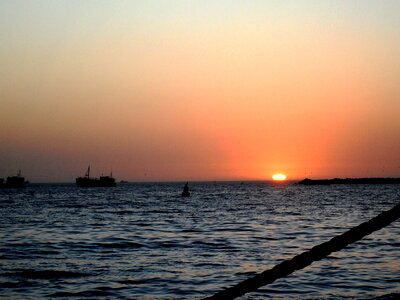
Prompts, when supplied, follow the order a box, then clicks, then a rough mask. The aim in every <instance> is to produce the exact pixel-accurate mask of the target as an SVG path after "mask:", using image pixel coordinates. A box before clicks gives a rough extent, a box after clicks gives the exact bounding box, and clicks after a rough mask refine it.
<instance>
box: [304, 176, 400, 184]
mask: <svg viewBox="0 0 400 300" xmlns="http://www.w3.org/2000/svg"><path fill="white" fill-rule="evenodd" d="M298 184H302V185H330V184H400V178H390V177H387V178H333V179H309V178H306V179H303V180H301V181H299V182H298Z"/></svg>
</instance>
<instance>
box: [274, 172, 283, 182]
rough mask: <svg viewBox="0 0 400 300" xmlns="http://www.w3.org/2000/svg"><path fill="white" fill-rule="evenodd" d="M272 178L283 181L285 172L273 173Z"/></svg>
mask: <svg viewBox="0 0 400 300" xmlns="http://www.w3.org/2000/svg"><path fill="white" fill-rule="evenodd" d="M272 179H273V180H274V181H285V180H286V175H285V174H274V175H272Z"/></svg>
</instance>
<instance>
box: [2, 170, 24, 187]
mask: <svg viewBox="0 0 400 300" xmlns="http://www.w3.org/2000/svg"><path fill="white" fill-rule="evenodd" d="M27 183H28V181H25V178H24V177H22V176H21V170H19V172H18V175H17V176H8V177H7V180H6V182H4V178H0V188H4V189H9V188H11V189H16V188H24V187H25V186H26V184H27Z"/></svg>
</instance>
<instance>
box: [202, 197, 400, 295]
mask: <svg viewBox="0 0 400 300" xmlns="http://www.w3.org/2000/svg"><path fill="white" fill-rule="evenodd" d="M399 218H400V203H399V204H397V205H396V206H395V207H393V208H392V209H390V210H388V211H385V212H382V213H380V214H379V215H378V216H376V217H374V218H372V219H371V220H369V221H367V222H364V223H362V224H360V225H358V226H356V227H353V228H351V229H350V230H348V231H346V232H345V233H343V234H341V235H338V236H336V237H334V238H332V239H331V240H329V241H327V242H325V243H322V244H320V245H318V246H315V247H313V248H311V250H308V251H305V252H303V253H301V254H299V255H297V256H295V257H293V258H292V259H291V260H285V261H283V262H281V263H280V264H278V265H276V266H275V267H273V268H272V269H269V270H266V271H264V272H262V273H260V274H257V275H256V276H254V277H252V278H249V279H246V280H244V281H242V282H240V283H238V284H236V285H234V286H232V287H229V288H226V289H225V290H223V291H220V292H218V293H216V294H215V295H213V296H211V297H207V298H204V300H214V299H224V300H225V299H235V298H237V297H240V296H242V295H244V294H246V293H249V292H253V291H255V290H257V289H258V288H259V287H262V286H264V285H267V284H269V283H272V282H274V281H275V280H277V279H279V278H282V277H285V276H287V275H289V274H291V273H293V272H294V271H296V270H300V269H303V268H305V267H307V266H309V265H311V264H312V263H313V262H314V261H318V260H321V259H323V258H325V257H327V256H328V255H329V254H331V253H332V252H336V251H340V250H342V249H343V248H345V247H346V246H347V245H350V244H352V243H354V242H356V241H358V240H361V239H362V238H363V237H365V236H367V235H369V234H371V233H372V232H374V231H377V230H379V229H382V228H384V227H386V226H388V225H389V224H390V223H392V222H394V221H396V220H397V219H399Z"/></svg>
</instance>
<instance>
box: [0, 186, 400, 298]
mask: <svg viewBox="0 0 400 300" xmlns="http://www.w3.org/2000/svg"><path fill="white" fill-rule="evenodd" d="M182 187H183V184H178V183H159V184H152V183H145V184H123V185H119V186H118V187H116V188H111V189H105V188H89V189H79V188H76V187H75V186H74V185H31V186H30V187H28V188H26V189H24V190H0V221H1V227H0V298H1V299H38V298H56V299H63V298H64V299H65V298H76V299H199V298H202V297H205V296H209V295H212V294H213V293H215V292H217V291H219V290H220V289H222V288H224V287H227V286H230V285H233V284H235V283H237V282H239V281H241V280H243V279H246V278H248V277H250V276H252V275H254V274H256V273H257V272H261V271H263V270H266V269H268V268H271V267H273V266H274V265H275V264H277V263H279V262H281V261H282V260H284V259H289V258H291V257H292V256H294V255H297V254H299V253H301V252H302V251H304V250H307V249H309V248H311V247H312V246H314V245H317V244H320V243H322V242H325V241H327V240H329V239H330V238H331V237H333V236H335V235H337V234H340V233H342V232H344V231H346V230H347V229H349V228H350V227H352V226H355V225H358V224H360V223H362V222H364V221H366V220H368V219H370V218H372V217H374V216H375V215H377V214H378V213H379V212H381V211H384V210H388V209H390V208H391V207H393V206H394V205H395V204H397V203H398V202H399V201H400V185H337V186H335V185H332V186H298V185H293V184H287V185H281V186H274V185H272V184H269V183H263V182H245V183H239V182H236V183H191V184H190V188H191V193H192V196H191V197H190V198H181V197H180V193H181V189H182ZM393 292H400V221H397V222H395V223H393V224H392V225H390V226H389V227H386V228H384V229H382V230H380V231H378V232H375V233H374V234H372V235H370V236H368V237H367V238H365V239H363V240H362V241H360V242H358V243H356V244H353V245H351V246H349V247H347V248H346V249H345V250H343V251H341V252H338V253H334V254H333V255H331V256H330V257H329V258H328V259H324V260H322V261H319V262H315V263H314V264H312V265H311V266H309V267H307V268H306V269H304V270H301V271H297V272H295V273H294V274H292V275H290V276H288V277H287V278H284V279H280V280H278V281H277V282H275V283H274V284H271V285H268V286H265V287H264V288H262V289H260V290H259V291H258V292H257V293H250V294H248V295H246V296H245V297H242V299H298V298H303V299H352V298H355V299H369V298H372V297H375V296H379V295H383V294H388V293H393Z"/></svg>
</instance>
